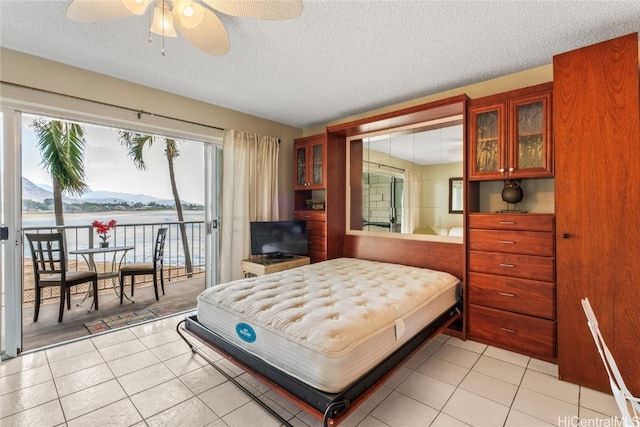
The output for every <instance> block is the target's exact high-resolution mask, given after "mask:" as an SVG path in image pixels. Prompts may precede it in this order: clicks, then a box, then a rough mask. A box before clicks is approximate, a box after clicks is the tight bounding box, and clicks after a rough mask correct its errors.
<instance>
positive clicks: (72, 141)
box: [31, 119, 89, 226]
mask: <svg viewBox="0 0 640 427" xmlns="http://www.w3.org/2000/svg"><path fill="white" fill-rule="evenodd" d="M31 128H32V129H33V130H34V131H35V133H36V138H37V141H36V146H37V147H38V149H39V150H40V155H41V157H42V162H41V163H40V164H41V165H43V166H44V168H45V169H46V170H47V172H49V173H50V174H51V178H52V180H53V206H54V213H55V219H56V225H57V226H63V225H64V214H63V206H62V193H66V194H69V195H71V196H81V195H82V194H84V193H86V192H87V191H88V190H89V186H88V185H87V183H86V182H85V173H84V149H85V146H86V140H85V139H84V132H85V131H84V128H83V127H82V126H81V125H79V124H77V123H70V122H63V121H59V120H46V119H36V120H34V121H33V122H32V123H31Z"/></svg>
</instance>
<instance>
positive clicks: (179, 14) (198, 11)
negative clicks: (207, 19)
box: [173, 0, 204, 28]
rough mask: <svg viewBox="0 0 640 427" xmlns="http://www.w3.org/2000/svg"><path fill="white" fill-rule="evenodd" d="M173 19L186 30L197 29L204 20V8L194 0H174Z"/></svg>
mask: <svg viewBox="0 0 640 427" xmlns="http://www.w3.org/2000/svg"><path fill="white" fill-rule="evenodd" d="M173 18H174V20H176V21H178V22H179V23H180V24H181V25H182V26H183V27H185V28H195V27H197V26H198V25H200V23H201V22H202V20H203V19H204V8H203V7H202V6H201V5H199V4H198V3H196V2H194V1H192V0H173Z"/></svg>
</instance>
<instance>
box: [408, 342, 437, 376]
mask: <svg viewBox="0 0 640 427" xmlns="http://www.w3.org/2000/svg"><path fill="white" fill-rule="evenodd" d="M441 345H442V342H440V341H435V340H432V341H431V342H429V344H427V345H425V346H424V347H422V348H420V350H418V351H417V352H416V353H415V354H414V355H412V356H411V357H410V358H409V360H407V361H406V362H405V363H404V364H403V366H404V367H405V368H409V369H416V368H417V367H418V366H420V365H422V364H423V363H424V362H425V360H427V359H428V358H429V357H430V356H431V355H432V354H433V353H435V351H436V350H438V349H439V348H440V346H441Z"/></svg>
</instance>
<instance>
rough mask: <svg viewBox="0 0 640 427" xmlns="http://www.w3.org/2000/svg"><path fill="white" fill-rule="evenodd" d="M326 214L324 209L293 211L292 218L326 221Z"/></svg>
mask: <svg viewBox="0 0 640 427" xmlns="http://www.w3.org/2000/svg"><path fill="white" fill-rule="evenodd" d="M326 218H327V215H326V214H325V212H324V211H312V210H307V211H295V212H294V213H293V219H295V220H299V221H323V222H326Z"/></svg>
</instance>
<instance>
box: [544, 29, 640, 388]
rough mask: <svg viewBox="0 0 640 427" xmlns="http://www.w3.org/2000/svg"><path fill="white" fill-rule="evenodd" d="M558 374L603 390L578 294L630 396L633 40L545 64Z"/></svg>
mask: <svg viewBox="0 0 640 427" xmlns="http://www.w3.org/2000/svg"><path fill="white" fill-rule="evenodd" d="M553 74H554V94H553V123H554V139H555V155H556V165H555V169H556V175H555V200H556V257H557V258H556V260H557V277H556V279H557V321H558V324H557V328H558V363H559V374H560V378H561V379H563V380H567V381H571V382H575V383H578V384H582V385H585V386H588V387H591V388H595V389H599V390H602V391H608V392H610V387H609V382H608V379H607V376H606V372H605V370H604V367H603V364H602V361H601V360H600V357H599V355H598V353H597V351H596V347H595V344H594V341H593V338H592V337H591V335H590V332H589V330H588V328H587V321H586V317H585V315H584V313H583V311H582V306H581V303H580V300H581V299H582V298H584V297H588V298H589V300H590V302H591V304H592V306H593V308H594V312H595V314H596V316H597V317H598V320H599V323H600V330H601V332H602V334H603V336H604V339H605V341H606V342H607V344H608V345H609V347H610V349H611V351H612V353H613V356H614V358H615V359H616V362H617V364H618V367H619V368H620V371H621V373H622V375H623V377H624V379H625V382H626V383H627V386H628V387H629V389H630V390H631V392H632V393H634V394H635V395H639V394H640V129H639V128H640V114H639V108H640V100H639V90H640V86H639V83H638V35H637V34H630V35H628V36H624V37H620V38H617V39H614V40H610V41H607V42H603V43H599V44H596V45H592V46H588V47H585V48H582V49H578V50H575V51H572V52H568V53H564V54H561V55H557V56H555V57H554V59H553Z"/></svg>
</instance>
